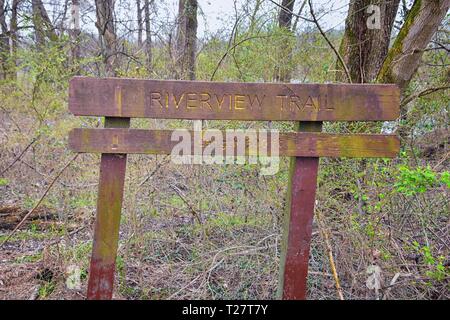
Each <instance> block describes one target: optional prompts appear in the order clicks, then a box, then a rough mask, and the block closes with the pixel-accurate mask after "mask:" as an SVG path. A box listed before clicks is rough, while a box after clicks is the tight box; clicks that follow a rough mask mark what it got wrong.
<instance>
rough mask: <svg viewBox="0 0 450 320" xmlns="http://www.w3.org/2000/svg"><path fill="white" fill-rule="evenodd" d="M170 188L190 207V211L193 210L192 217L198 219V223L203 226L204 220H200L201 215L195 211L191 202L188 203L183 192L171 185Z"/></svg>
mask: <svg viewBox="0 0 450 320" xmlns="http://www.w3.org/2000/svg"><path fill="white" fill-rule="evenodd" d="M170 187H171V188H172V189H173V190H174V191H175V192H176V194H177V195H178V196H179V197H180V199H181V200H182V201H183V202H184V203H185V204H186V205H187V206H188V207H189V209H190V210H191V213H192V215H193V216H194V217H195V218H196V219H197V221H198V223H199V224H200V225H201V224H202V220H201V219H200V215H199V214H198V212H197V210H195V209H194V208H193V207H192V206H191V204H190V203H189V201H187V199H186V198H185V197H184V195H183V193H182V192H181V190H180V189H179V188H178V187H177V186H174V185H173V184H171V185H170Z"/></svg>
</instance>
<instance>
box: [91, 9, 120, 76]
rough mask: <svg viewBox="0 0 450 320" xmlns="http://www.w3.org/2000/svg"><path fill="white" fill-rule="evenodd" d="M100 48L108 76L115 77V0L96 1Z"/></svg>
mask: <svg viewBox="0 0 450 320" xmlns="http://www.w3.org/2000/svg"><path fill="white" fill-rule="evenodd" d="M95 7H96V15H97V22H96V23H95V25H96V27H97V29H98V35H99V40H100V46H101V49H102V56H103V62H104V64H105V74H106V76H114V75H115V64H116V60H117V59H116V55H117V48H116V47H117V38H116V31H115V27H114V16H113V13H114V0H95Z"/></svg>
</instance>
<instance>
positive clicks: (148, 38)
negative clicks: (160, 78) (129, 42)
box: [144, 0, 153, 73]
mask: <svg viewBox="0 0 450 320" xmlns="http://www.w3.org/2000/svg"><path fill="white" fill-rule="evenodd" d="M144 1H145V4H144V10H145V12H144V14H145V56H146V65H147V71H148V73H150V72H151V71H152V59H153V57H152V34H151V29H150V0H144ZM152 4H153V0H152Z"/></svg>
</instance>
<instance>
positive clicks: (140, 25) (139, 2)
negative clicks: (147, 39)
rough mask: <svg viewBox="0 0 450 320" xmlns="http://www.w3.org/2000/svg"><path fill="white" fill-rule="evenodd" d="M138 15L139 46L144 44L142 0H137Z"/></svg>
mask: <svg viewBox="0 0 450 320" xmlns="http://www.w3.org/2000/svg"><path fill="white" fill-rule="evenodd" d="M136 15H137V25H138V47H139V48H140V47H141V46H142V29H143V28H142V6H141V0H136Z"/></svg>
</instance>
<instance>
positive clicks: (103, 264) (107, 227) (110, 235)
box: [87, 117, 130, 300]
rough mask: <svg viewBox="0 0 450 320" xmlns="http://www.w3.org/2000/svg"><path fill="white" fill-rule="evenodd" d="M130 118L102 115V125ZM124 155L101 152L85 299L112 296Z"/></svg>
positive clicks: (119, 123)
mask: <svg viewBox="0 0 450 320" xmlns="http://www.w3.org/2000/svg"><path fill="white" fill-rule="evenodd" d="M129 126H130V119H129V118H108V117H106V118H105V128H128V127H129ZM126 164H127V155H126V154H102V155H101V162H100V181H99V187H98V199H97V217H96V221H95V231H94V243H93V248H92V257H91V267H90V269H89V283H88V291H87V298H88V299H96V300H103V299H111V298H112V294H113V287H114V272H115V265H116V256H117V246H118V242H119V226H120V214H121V210H122V200H123V186H124V181H125V168H126Z"/></svg>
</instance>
